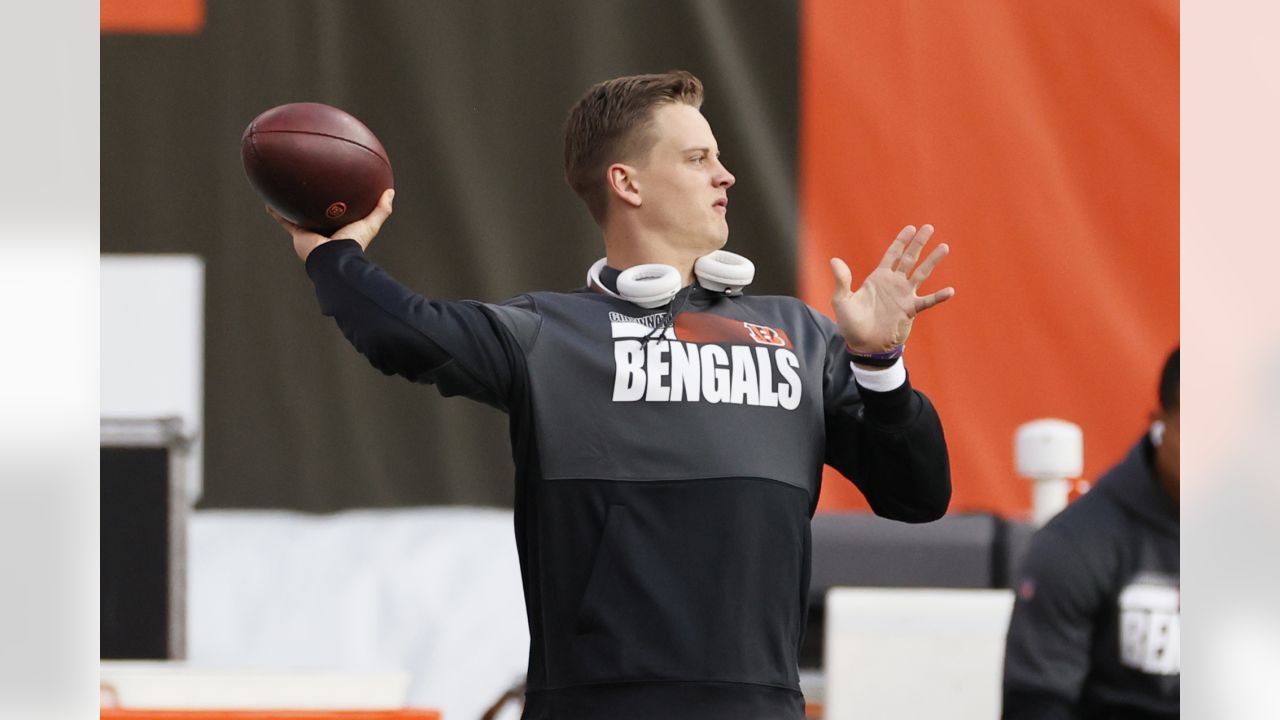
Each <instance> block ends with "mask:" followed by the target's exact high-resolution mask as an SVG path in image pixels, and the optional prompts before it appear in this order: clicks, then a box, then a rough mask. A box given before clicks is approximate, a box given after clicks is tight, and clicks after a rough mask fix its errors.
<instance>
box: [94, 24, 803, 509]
mask: <svg viewBox="0 0 1280 720" xmlns="http://www.w3.org/2000/svg"><path fill="white" fill-rule="evenodd" d="M797 6H798V0H755V1H753V2H750V3H746V2H731V1H730V0H666V1H647V2H641V1H639V0H635V1H632V2H620V1H595V2H593V1H590V0H549V1H546V2H516V1H515V0H430V1H428V0H420V1H414V2H410V1H408V0H399V1H390V0H383V1H378V2H355V1H354V0H352V1H351V2H338V1H336V0H334V1H331V2H321V1H319V0H311V1H304V0H290V1H284V0H272V1H270V2H257V1H250V0H234V1H233V0H209V4H208V20H207V24H206V26H205V28H204V30H203V31H202V32H201V33H200V34H198V35H190V36H151V35H104V36H103V37H102V47H101V53H102V65H101V68H102V70H101V72H102V76H101V77H102V118H101V119H102V178H101V179H102V251H103V252H111V253H195V254H198V255H200V256H202V257H203V258H205V261H206V263H207V277H206V280H207V297H206V319H205V322H206V334H205V342H206V351H205V362H206V364H205V442H206V449H205V491H204V498H203V500H202V505H203V506H205V507H241V508H243V507H255V508H292V509H299V510H308V511H318V512H323V511H333V510H339V509H343V508H350V507H385V506H398V505H418V504H469V505H495V506H510V504H511V501H512V497H513V492H512V487H511V477H512V464H511V454H510V448H509V444H508V441H507V423H506V416H505V415H503V414H501V413H499V412H497V411H494V410H491V409H489V408H486V407H483V406H480V405H478V404H474V403H471V402H469V401H467V400H464V399H459V398H455V399H448V400H446V399H444V398H441V397H440V396H439V395H438V394H437V393H436V392H435V390H434V389H433V388H431V387H430V386H420V385H413V384H411V383H409V382H406V381H404V380H402V379H400V378H395V377H391V378H388V377H385V376H383V375H382V374H381V373H379V372H378V371H376V370H374V369H373V368H372V367H371V366H370V365H369V364H368V363H367V362H366V361H365V360H364V358H363V357H361V356H360V355H359V354H358V353H356V352H355V350H354V349H352V348H351V347H350V346H349V345H348V344H347V342H346V340H345V339H343V337H342V336H341V334H340V333H339V332H338V329H337V327H336V325H334V323H333V322H332V320H330V319H328V318H325V317H323V316H321V315H320V313H319V310H318V308H317V305H316V301H315V296H314V293H313V292H312V289H311V284H310V282H309V281H308V279H307V277H306V274H305V272H304V271H303V268H302V265H301V263H299V262H298V260H297V258H296V257H295V256H294V254H293V251H292V248H291V246H290V243H289V242H288V237H287V236H286V235H285V234H284V232H283V231H281V230H280V228H279V227H278V226H276V225H275V224H274V223H273V222H272V221H271V220H270V219H269V218H268V217H267V216H266V215H265V213H264V212H263V209H262V202H261V201H260V200H259V199H258V198H257V196H256V195H255V194H254V193H253V191H252V189H251V188H250V187H249V185H248V182H247V181H246V180H245V177H244V172H243V169H242V168H241V164H240V155H239V142H240V135H241V133H242V132H243V130H244V128H245V126H246V125H248V123H249V121H250V120H251V119H252V118H253V117H254V116H255V115H257V114H258V113H260V112H262V111H263V110H266V109H267V108H269V107H272V106H275V105H280V104H283V103H288V102H297V101H315V102H324V103H328V104H331V105H336V106H338V107H341V108H343V109H344V110H346V111H348V112H350V113H352V114H353V115H355V116H356V117H358V118H360V119H361V120H362V121H364V123H365V124H366V125H368V126H369V127H370V128H371V129H372V130H373V131H374V132H375V133H376V134H377V135H378V137H379V138H380V139H381V140H382V143H383V144H384V145H385V146H386V148H387V152H388V153H389V155H390V157H391V162H392V165H393V167H394V170H395V176H396V211H395V214H394V215H393V216H392V218H391V220H390V221H389V222H388V224H387V225H386V226H384V228H383V230H382V233H381V234H380V235H379V237H378V239H377V240H376V241H375V242H374V244H373V246H372V247H371V248H370V254H371V256H372V257H373V258H374V259H375V260H376V261H377V262H378V263H379V264H381V265H382V266H383V267H384V268H386V269H387V270H388V271H389V272H390V273H391V274H392V275H394V276H395V277H397V278H398V279H399V280H400V281H401V282H403V283H404V284H406V285H408V286H409V287H411V288H414V289H415V290H417V291H418V292H421V293H423V294H425V295H428V296H430V297H438V298H475V299H479V300H485V301H499V300H502V299H505V298H507V297H510V296H512V295H516V294H519V293H522V292H526V291H530V290H540V289H565V290H567V289H572V288H575V287H579V286H581V285H582V280H583V276H584V274H585V272H586V268H587V266H588V265H589V264H590V263H591V262H592V261H593V260H595V259H596V258H598V257H599V256H601V255H602V254H603V246H602V244H601V238H600V233H599V231H598V230H597V228H596V227H595V225H594V224H593V223H592V222H591V219H590V217H589V216H588V215H587V212H586V210H585V208H583V207H582V205H581V203H580V202H579V200H578V199H577V197H576V196H575V195H574V194H573V193H572V191H570V190H569V189H568V187H567V185H565V183H564V180H563V172H562V136H561V128H562V123H563V121H564V118H565V116H566V114H567V111H568V109H569V107H570V106H571V105H572V104H573V103H574V102H575V101H576V100H577V98H578V97H579V96H580V95H581V94H582V93H583V92H584V91H585V90H586V88H587V87H588V86H589V85H591V84H592V83H594V82H597V81H600V80H603V79H607V78H610V77H615V76H618V75H627V74H633V73H640V72H660V71H664V70H670V69H674V68H682V69H687V70H690V71H692V72H693V73H695V74H697V75H698V76H699V77H701V78H702V80H703V82H704V83H705V84H706V89H707V99H706V103H705V105H704V107H703V112H704V113H705V114H706V116H707V118H708V119H709V120H710V122H711V125H712V128H713V130H714V131H715V133H716V135H717V138H718V140H719V142H720V146H721V150H722V152H723V155H724V158H723V159H724V161H725V164H726V165H727V166H728V167H729V168H730V169H731V170H732V171H733V172H734V173H735V174H736V175H737V178H738V183H737V185H736V186H735V187H734V188H733V190H732V191H731V195H732V198H733V203H732V209H731V212H730V216H729V218H730V228H731V232H730V242H729V246H728V247H729V249H731V250H734V251H736V252H740V253H743V254H745V255H747V256H748V257H751V258H752V259H753V260H754V261H755V262H756V265H757V279H756V282H755V284H754V285H753V288H752V289H753V291H754V292H755V293H757V294H766V293H793V292H794V289H795V241H796V182H795V178H796V167H795V165H796V135H797V102H798V94H797V70H798V68H797V51H798V39H797V31H798V8H797ZM155 301H156V302H164V298H163V297H157V298H156V299H155Z"/></svg>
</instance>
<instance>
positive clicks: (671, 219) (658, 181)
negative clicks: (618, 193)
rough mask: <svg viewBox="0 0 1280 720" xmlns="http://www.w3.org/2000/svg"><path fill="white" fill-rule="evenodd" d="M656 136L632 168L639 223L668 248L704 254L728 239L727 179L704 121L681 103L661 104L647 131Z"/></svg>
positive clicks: (730, 181) (730, 179)
mask: <svg viewBox="0 0 1280 720" xmlns="http://www.w3.org/2000/svg"><path fill="white" fill-rule="evenodd" d="M649 132H651V133H653V135H654V137H655V138H656V142H655V143H654V145H653V148H652V149H651V150H650V151H649V155H648V157H647V158H645V159H644V160H643V161H642V162H641V163H640V164H639V165H638V167H637V175H636V180H637V184H638V185H639V189H640V198H641V205H640V208H639V210H640V211H641V212H642V213H643V218H644V222H645V224H646V225H647V226H648V227H650V228H652V229H653V230H655V231H657V232H658V233H660V234H661V236H662V237H663V238H664V239H666V240H667V241H668V242H670V243H671V245H672V246H673V247H677V248H689V249H692V250H695V251H697V252H698V254H705V253H708V252H711V251H712V250H717V249H719V248H721V247H723V246H724V244H725V242H726V241H727V240H728V239H729V222H728V218H727V215H728V195H727V191H728V190H729V187H730V186H732V185H733V183H734V177H733V175H732V174H731V173H730V172H729V171H728V170H727V169H725V167H724V165H721V164H720V158H719V155H720V150H719V146H718V145H717V144H716V138H715V135H713V134H712V133H711V126H710V125H709V124H708V123H707V120H706V118H704V117H703V116H702V113H701V112H699V111H698V110H697V109H696V108H694V107H692V106H689V105H684V104H681V103H677V104H669V105H661V106H659V107H658V108H657V109H655V110H654V112H653V124H652V127H651V128H650V129H649Z"/></svg>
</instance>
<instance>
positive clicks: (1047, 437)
mask: <svg viewBox="0 0 1280 720" xmlns="http://www.w3.org/2000/svg"><path fill="white" fill-rule="evenodd" d="M1014 462H1015V465H1016V466H1017V470H1018V475H1020V476H1022V477H1025V478H1028V479H1030V480H1032V481H1033V482H1034V483H1035V486H1034V488H1033V490H1032V495H1031V497H1032V506H1031V521H1032V523H1034V524H1035V526H1036V527H1040V526H1042V525H1044V524H1045V523H1046V522H1048V521H1049V518H1051V517H1053V516H1054V515H1057V514H1058V513H1059V512H1061V511H1062V509H1063V508H1065V507H1066V506H1067V497H1068V495H1069V494H1070V492H1071V480H1072V479H1073V478H1078V477H1080V476H1081V475H1082V474H1083V473H1084V431H1083V430H1081V429H1080V426H1079V425H1076V424H1075V423H1073V422H1068V421H1066V420H1058V419H1055V418H1042V419H1040V420H1033V421H1031V422H1028V423H1024V424H1022V425H1020V426H1018V429H1017V431H1016V432H1015V433H1014Z"/></svg>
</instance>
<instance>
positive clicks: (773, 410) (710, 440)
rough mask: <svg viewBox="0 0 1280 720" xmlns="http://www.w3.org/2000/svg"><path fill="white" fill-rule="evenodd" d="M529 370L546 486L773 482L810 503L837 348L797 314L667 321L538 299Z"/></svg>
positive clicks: (782, 307) (583, 296)
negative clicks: (829, 367) (552, 482)
mask: <svg viewBox="0 0 1280 720" xmlns="http://www.w3.org/2000/svg"><path fill="white" fill-rule="evenodd" d="M534 301H535V303H536V306H537V312H538V314H539V315H540V316H541V324H540V328H539V330H538V335H537V339H536V343H534V345H533V348H532V351H531V352H530V353H529V354H528V356H527V362H528V370H529V377H530V392H531V397H532V407H533V413H534V416H535V417H534V421H535V427H536V433H537V439H538V447H539V454H540V458H541V464H542V475H543V477H545V478H548V479H555V478H594V479H604V480H629V481H660V480H683V479H695V478H707V477H758V478H768V479H772V480H776V481H779V482H784V483H787V484H789V485H793V486H795V487H798V488H801V489H804V490H806V491H809V492H810V493H815V492H816V490H817V483H818V479H819V477H820V471H821V467H822V457H823V448H824V443H825V430H824V427H825V426H824V419H823V387H822V381H823V373H824V368H823V361H824V357H825V352H826V349H827V343H828V340H829V338H828V337H827V336H826V335H825V334H824V333H823V331H822V329H821V328H820V327H819V326H818V324H817V323H815V322H814V321H813V319H812V317H811V316H810V315H809V311H808V309H807V308H806V307H805V306H804V305H803V304H802V303H800V302H799V301H796V300H793V299H788V298H755V297H747V298H735V299H726V298H711V299H709V300H708V299H706V298H705V294H704V298H703V302H698V303H690V304H689V305H687V306H686V309H684V310H683V312H680V313H678V314H677V321H676V325H675V328H674V329H672V328H670V327H668V326H667V322H666V320H667V314H666V312H665V310H644V309H642V308H639V307H636V306H634V305H631V304H630V303H627V302H624V301H620V300H617V299H614V298H609V297H605V296H601V295H595V294H589V293H576V294H545V295H543V294H539V295H535V296H534Z"/></svg>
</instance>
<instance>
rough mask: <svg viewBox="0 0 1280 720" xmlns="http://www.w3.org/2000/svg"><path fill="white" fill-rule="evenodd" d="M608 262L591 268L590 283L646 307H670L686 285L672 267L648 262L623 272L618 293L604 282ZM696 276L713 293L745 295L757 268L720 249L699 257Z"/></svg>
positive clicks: (588, 280) (739, 256) (753, 264)
mask: <svg viewBox="0 0 1280 720" xmlns="http://www.w3.org/2000/svg"><path fill="white" fill-rule="evenodd" d="M607 259H608V258H600V259H599V260H597V261H596V262H595V264H594V265H592V266H591V269H590V270H588V271H587V284H588V285H591V286H594V287H596V288H599V289H600V290H601V291H603V292H604V293H606V294H608V295H612V296H613V297H616V298H620V299H622V300H626V301H627V302H630V303H634V304H636V305H639V306H640V307H642V308H656V307H662V306H663V305H666V304H667V303H669V302H671V299H672V298H674V297H675V296H676V293H678V292H680V288H681V287H683V286H684V276H683V275H681V274H680V271H679V270H677V269H675V268H674V267H672V266H671V265H664V264H662V263H646V264H644V265H634V266H632V267H629V268H627V269H626V270H623V271H622V272H621V273H620V274H619V275H618V291H617V292H614V291H612V290H610V289H609V288H608V287H607V286H606V285H605V284H604V283H603V282H601V281H600V271H601V270H603V269H604V266H605V261H606V260H607ZM693 274H694V275H696V276H698V284H699V285H701V286H702V287H704V288H706V289H707V290H710V291H711V292H715V293H722V294H724V295H741V294H742V288H744V287H746V286H748V285H750V284H751V281H752V280H754V279H755V276H756V266H755V263H753V262H751V261H750V260H748V259H746V258H744V257H742V256H741V255H738V254H737V253H731V252H729V251H728V250H716V251H715V252H713V253H711V254H709V255H703V256H702V257H700V258H698V261H697V262H695V263H694V264H693Z"/></svg>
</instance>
